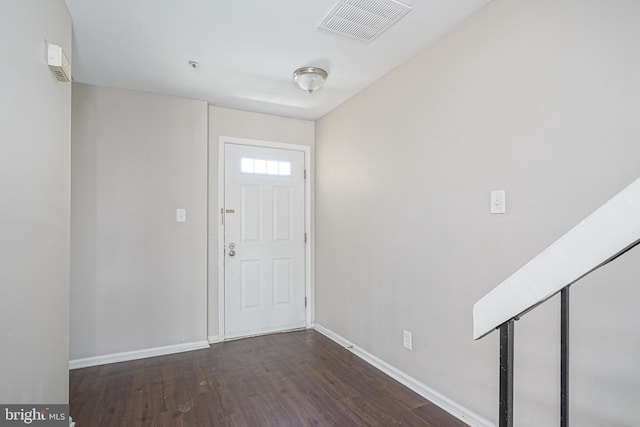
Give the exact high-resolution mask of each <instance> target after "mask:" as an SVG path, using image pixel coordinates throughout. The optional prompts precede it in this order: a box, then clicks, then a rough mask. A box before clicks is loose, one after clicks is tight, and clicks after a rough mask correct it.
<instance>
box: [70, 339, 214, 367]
mask: <svg viewBox="0 0 640 427" xmlns="http://www.w3.org/2000/svg"><path fill="white" fill-rule="evenodd" d="M203 348H209V342H208V341H196V342H190V343H185V344H175V345H167V346H164V347H154V348H146V349H144V350H135V351H125V352H122V353H112V354H105V355H102V356H95V357H86V358H83V359H74V360H70V361H69V369H79V368H88V367H90V366H99V365H106V364H108V363H116V362H127V361H129V360H138V359H146V358H147V357H156V356H166V355H167V354H174V353H183V352H185V351H191V350H201V349H203Z"/></svg>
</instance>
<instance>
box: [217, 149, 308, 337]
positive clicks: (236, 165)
mask: <svg viewBox="0 0 640 427" xmlns="http://www.w3.org/2000/svg"><path fill="white" fill-rule="evenodd" d="M224 152H225V173H224V177H225V182H224V204H225V206H224V210H223V212H225V216H224V247H225V257H224V281H225V283H224V295H225V309H224V310H225V337H228V338H234V337H242V336H250V335H256V334H260V333H266V332H273V331H278V330H286V329H294V328H301V327H304V326H305V323H306V318H305V242H304V231H305V230H304V152H301V151H293V150H281V149H273V148H263V147H253V146H248V145H239V144H225V150H224Z"/></svg>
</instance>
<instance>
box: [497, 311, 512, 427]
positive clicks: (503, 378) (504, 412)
mask: <svg viewBox="0 0 640 427" xmlns="http://www.w3.org/2000/svg"><path fill="white" fill-rule="evenodd" d="M513 323H514V320H513V319H511V320H509V321H507V322H505V323H503V324H502V325H500V414H499V417H500V423H499V427H513Z"/></svg>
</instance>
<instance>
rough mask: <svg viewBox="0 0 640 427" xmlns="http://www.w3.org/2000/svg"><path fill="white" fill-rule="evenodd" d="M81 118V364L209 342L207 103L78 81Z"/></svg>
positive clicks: (77, 207) (77, 217)
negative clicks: (182, 217)
mask: <svg viewBox="0 0 640 427" xmlns="http://www.w3.org/2000/svg"><path fill="white" fill-rule="evenodd" d="M72 118H73V129H72V204H71V214H72V217H71V225H72V228H71V238H72V241H71V250H72V251H71V359H80V358H88V357H95V356H100V355H107V354H112V353H117V352H129V351H135V350H143V349H150V348H156V347H163V346H168V345H178V344H185V343H193V342H201V341H204V340H206V327H207V318H206V316H207V314H206V297H207V219H206V218H207V104H206V103H205V102H201V101H192V100H187V99H181V98H173V97H167V96H158V95H151V94H145V93H138V92H132V91H127V90H118V89H109V88H103V87H96V86H90V85H83V84H74V86H73V116H72ZM176 208H184V209H186V210H187V222H186V223H177V222H176Z"/></svg>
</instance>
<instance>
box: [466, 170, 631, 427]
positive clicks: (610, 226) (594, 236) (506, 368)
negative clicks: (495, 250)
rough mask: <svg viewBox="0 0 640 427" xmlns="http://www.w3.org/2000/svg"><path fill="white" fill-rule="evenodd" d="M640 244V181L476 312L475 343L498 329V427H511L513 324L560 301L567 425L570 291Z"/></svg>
mask: <svg viewBox="0 0 640 427" xmlns="http://www.w3.org/2000/svg"><path fill="white" fill-rule="evenodd" d="M638 244H640V179H637V180H636V181H634V182H632V183H631V184H630V185H629V186H627V187H626V188H625V189H624V190H622V191H621V192H620V193H618V194H616V195H615V196H614V197H612V198H611V199H610V200H609V201H607V202H606V203H605V204H604V205H602V206H601V207H600V208H599V209H597V210H596V211H595V212H593V213H592V214H591V215H589V216H588V217H587V218H585V219H584V220H583V221H582V222H580V223H579V224H578V225H576V226H575V227H574V228H572V229H571V230H570V231H569V232H567V233H566V234H565V235H564V236H562V237H561V238H560V239H558V240H556V241H555V242H554V243H553V244H552V245H551V246H549V247H548V248H547V249H545V250H543V251H542V252H541V253H540V254H539V255H538V256H536V257H535V258H534V259H532V260H531V261H529V262H528V263H527V264H525V266H524V267H522V268H520V269H519V270H518V271H516V272H515V273H514V274H513V275H512V276H511V277H509V278H508V279H507V280H505V281H504V282H502V283H501V284H500V285H499V286H498V287H496V288H495V289H494V290H492V291H491V292H489V293H488V294H487V295H485V296H484V297H483V298H482V299H480V300H479V301H478V302H476V303H475V305H474V306H473V337H474V339H479V338H482V337H483V336H485V335H487V334H488V333H490V332H491V331H493V330H494V329H496V328H499V329H500V399H499V402H500V403H499V406H500V408H499V426H500V427H513V360H514V335H515V332H514V331H515V328H514V322H515V321H516V320H518V319H519V318H520V316H522V315H523V314H525V313H527V312H528V311H530V310H532V309H533V308H535V307H537V306H538V305H540V304H542V303H543V302H544V301H546V300H548V299H549V298H551V297H552V296H554V295H556V294H557V293H560V294H561V298H560V312H561V313H560V341H561V343H560V426H561V427H568V425H569V287H570V286H571V285H573V284H574V283H575V282H577V281H578V280H580V279H581V278H583V277H584V276H586V275H588V274H589V273H591V272H593V271H595V270H597V269H598V268H600V267H602V266H603V265H606V264H608V263H609V262H611V261H613V260H614V259H616V258H618V257H619V256H620V255H622V254H624V253H626V252H627V251H629V250H630V249H631V248H633V247H635V246H637V245H638Z"/></svg>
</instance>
